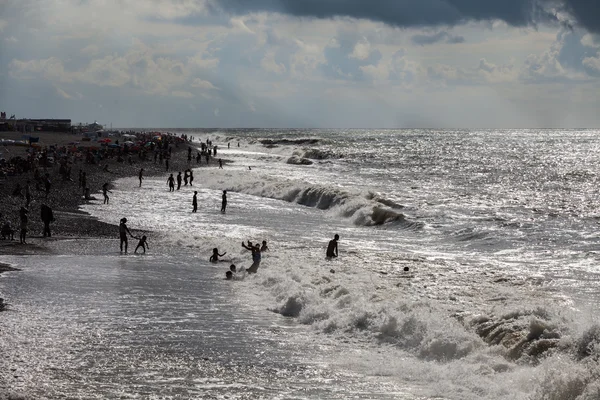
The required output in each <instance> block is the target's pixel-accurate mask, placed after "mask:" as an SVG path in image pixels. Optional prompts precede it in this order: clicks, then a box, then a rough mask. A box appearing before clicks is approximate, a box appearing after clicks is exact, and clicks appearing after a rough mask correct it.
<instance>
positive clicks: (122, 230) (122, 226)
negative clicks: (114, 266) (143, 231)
mask: <svg viewBox="0 0 600 400" xmlns="http://www.w3.org/2000/svg"><path fill="white" fill-rule="evenodd" d="M126 224H127V218H121V221H120V223H119V236H120V239H121V243H120V245H121V253H122V252H123V245H125V253H127V245H128V243H127V234H129V236H131V237H132V238H134V239H135V236H133V235H132V234H131V232H130V231H129V228H128V227H127V225H126Z"/></svg>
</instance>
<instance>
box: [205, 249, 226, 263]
mask: <svg viewBox="0 0 600 400" xmlns="http://www.w3.org/2000/svg"><path fill="white" fill-rule="evenodd" d="M225 254H227V252H225V253H223V254H219V249H217V248H216V247H215V248H214V249H213V252H212V255H211V256H210V258H209V259H208V261H210V262H212V263H216V262H218V261H219V257H223V256H224V255H225Z"/></svg>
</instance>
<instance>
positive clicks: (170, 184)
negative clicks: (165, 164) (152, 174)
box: [167, 174, 175, 192]
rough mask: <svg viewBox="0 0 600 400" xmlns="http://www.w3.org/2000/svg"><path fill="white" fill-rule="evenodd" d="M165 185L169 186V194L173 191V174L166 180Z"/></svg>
mask: <svg viewBox="0 0 600 400" xmlns="http://www.w3.org/2000/svg"><path fill="white" fill-rule="evenodd" d="M167 185H169V192H174V191H175V178H173V174H171V175H169V177H168V178H167Z"/></svg>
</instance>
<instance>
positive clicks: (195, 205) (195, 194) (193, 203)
mask: <svg viewBox="0 0 600 400" xmlns="http://www.w3.org/2000/svg"><path fill="white" fill-rule="evenodd" d="M192 207H193V210H192V212H193V213H195V212H196V211H198V192H196V191H195V192H194V197H193V198H192Z"/></svg>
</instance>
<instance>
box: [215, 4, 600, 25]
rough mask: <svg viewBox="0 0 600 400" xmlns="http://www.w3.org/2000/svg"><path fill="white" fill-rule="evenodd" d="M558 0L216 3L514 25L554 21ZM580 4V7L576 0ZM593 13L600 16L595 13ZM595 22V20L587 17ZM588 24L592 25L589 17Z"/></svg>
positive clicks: (227, 7) (239, 9)
mask: <svg viewBox="0 0 600 400" xmlns="http://www.w3.org/2000/svg"><path fill="white" fill-rule="evenodd" d="M558 1H559V0H504V1H495V0H494V1H479V0H395V1H390V0H370V1H364V0H346V1H339V0H337V1H334V0H326V1H324V0H254V1H246V0H218V1H212V2H211V4H212V6H213V7H214V8H220V9H221V10H224V11H227V12H230V13H235V14H240V13H241V14H245V13H247V12H257V11H268V12H277V13H283V14H290V15H294V16H298V17H316V18H334V17H351V18H357V19H369V20H373V21H380V22H383V23H386V24H389V25H393V26H399V27H422V26H443V25H458V24H462V23H464V22H467V21H494V20H502V21H505V22H507V23H508V24H510V25H513V26H526V25H532V24H534V23H536V22H546V21H556V17H555V15H554V13H553V10H552V9H551V7H553V6H554V7H555V6H556V3H557V2H558ZM584 1H586V0H562V1H561V2H560V3H559V5H561V6H562V7H563V8H564V9H565V10H566V11H568V12H570V13H571V14H573V15H574V16H575V17H578V18H579V19H580V20H582V21H584V20H583V19H581V18H580V16H579V14H580V13H582V12H584V10H585V8H586V7H585V4H584V3H583V2H584ZM575 3H577V7H575V6H574V4H575ZM595 15H598V13H596V14H595ZM589 22H590V24H591V26H593V25H594V21H589ZM583 23H584V24H588V20H587V19H585V21H584V22H583Z"/></svg>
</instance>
